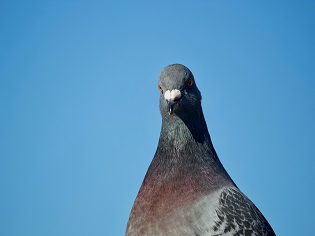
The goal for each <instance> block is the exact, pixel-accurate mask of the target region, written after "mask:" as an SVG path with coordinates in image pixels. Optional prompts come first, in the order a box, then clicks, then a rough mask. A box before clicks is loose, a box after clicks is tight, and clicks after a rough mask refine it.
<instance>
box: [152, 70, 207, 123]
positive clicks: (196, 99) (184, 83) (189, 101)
mask: <svg viewBox="0 0 315 236" xmlns="http://www.w3.org/2000/svg"><path fill="white" fill-rule="evenodd" d="M158 89H159V90H160V92H161V95H160V110H161V114H162V116H166V115H168V116H174V115H177V116H179V117H184V116H192V115H194V113H196V112H198V109H199V107H200V106H201V94H200V91H199V90H198V88H197V86H196V82H195V79H194V76H193V74H192V73H191V71H190V70H189V69H188V68H187V67H185V66H183V65H181V64H172V65H169V66H166V67H165V68H164V69H163V70H162V71H161V74H160V76H159V80H158Z"/></svg>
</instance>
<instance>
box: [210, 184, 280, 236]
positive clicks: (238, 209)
mask: <svg viewBox="0 0 315 236" xmlns="http://www.w3.org/2000/svg"><path fill="white" fill-rule="evenodd" d="M216 213H217V216H218V220H217V221H216V222H215V226H214V227H213V230H214V231H215V232H218V235H223V234H222V233H221V232H224V233H228V232H231V231H232V230H236V225H237V226H238V230H237V231H235V233H234V235H235V236H236V235H245V236H247V235H254V236H258V235H259V236H264V235H266V236H267V235H268V236H270V235H275V234H274V232H273V230H272V228H271V226H270V225H269V223H268V222H267V220H266V219H265V218H264V216H263V215H262V214H261V212H260V211H259V210H258V208H257V207H256V206H255V205H254V204H253V203H252V202H251V201H250V200H249V199H248V198H247V197H246V196H245V195H243V194H242V193H241V192H240V191H239V190H238V189H236V188H230V189H226V190H224V191H223V192H222V193H221V198H220V202H219V207H218V209H216Z"/></svg>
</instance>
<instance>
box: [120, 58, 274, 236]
mask: <svg viewBox="0 0 315 236" xmlns="http://www.w3.org/2000/svg"><path fill="white" fill-rule="evenodd" d="M159 89H160V91H161V96H160V111H161V115H162V129H161V134H160V139H159V143H158V147H157V150H156V153H155V155H154V158H153V160H152V162H151V164H150V166H149V168H148V171H147V173H146V176H145V178H144V180H143V183H142V186H141V188H140V190H139V193H138V196H137V198H136V200H135V202H134V205H133V207H132V210H131V213H130V216H129V221H128V224H127V229H126V235H127V236H135V235H152V236H153V235H170V236H172V235H183V236H184V235H196V236H197V235H198V236H208V235H246V236H247V235H253V236H256V235H257V236H258V235H266V236H270V235H275V234H274V232H273V230H272V228H271V226H270V225H269V223H268V222H267V220H266V219H265V218H264V216H263V215H262V214H261V212H260V211H259V210H258V209H257V208H256V206H255V205H254V204H253V203H252V202H251V201H250V200H249V199H248V198H247V197H246V196H245V195H244V194H243V193H242V192H241V191H240V190H239V189H238V188H237V186H236V185H235V183H234V182H233V180H232V179H231V178H230V176H229V175H228V173H227V172H226V170H225V169H224V167H223V166H222V164H221V162H220V160H219V158H218V156H217V154H216V152H215V149H214V147H213V145H212V142H211V138H210V135H209V132H208V129H207V125H206V121H205V119H204V115H203V112H202V107H201V94H200V91H199V90H198V88H197V86H196V84H195V80H194V77H193V75H192V73H191V72H190V70H189V69H188V68H187V67H185V66H183V65H180V64H173V65H169V66H167V67H166V68H164V69H163V70H162V72H161V74H160V77H159Z"/></svg>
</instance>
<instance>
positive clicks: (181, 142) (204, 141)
mask: <svg viewBox="0 0 315 236" xmlns="http://www.w3.org/2000/svg"><path fill="white" fill-rule="evenodd" d="M197 146H198V147H199V148H200V147H202V146H203V147H204V148H208V149H213V150H214V148H213V145H212V142H211V139H210V135H209V132H208V129H207V124H206V121H205V119H204V115H203V112H202V110H201V108H200V112H195V113H194V114H189V115H186V116H180V115H166V116H163V120H162V129H161V135H160V140H159V146H158V148H159V147H160V148H168V149H172V148H173V149H176V150H177V151H181V150H182V151H185V150H186V149H192V147H197ZM169 151H175V150H169Z"/></svg>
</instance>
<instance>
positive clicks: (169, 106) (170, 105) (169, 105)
mask: <svg viewBox="0 0 315 236" xmlns="http://www.w3.org/2000/svg"><path fill="white" fill-rule="evenodd" d="M174 105H175V102H173V101H171V102H168V103H167V110H168V114H169V115H173V113H174Z"/></svg>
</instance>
